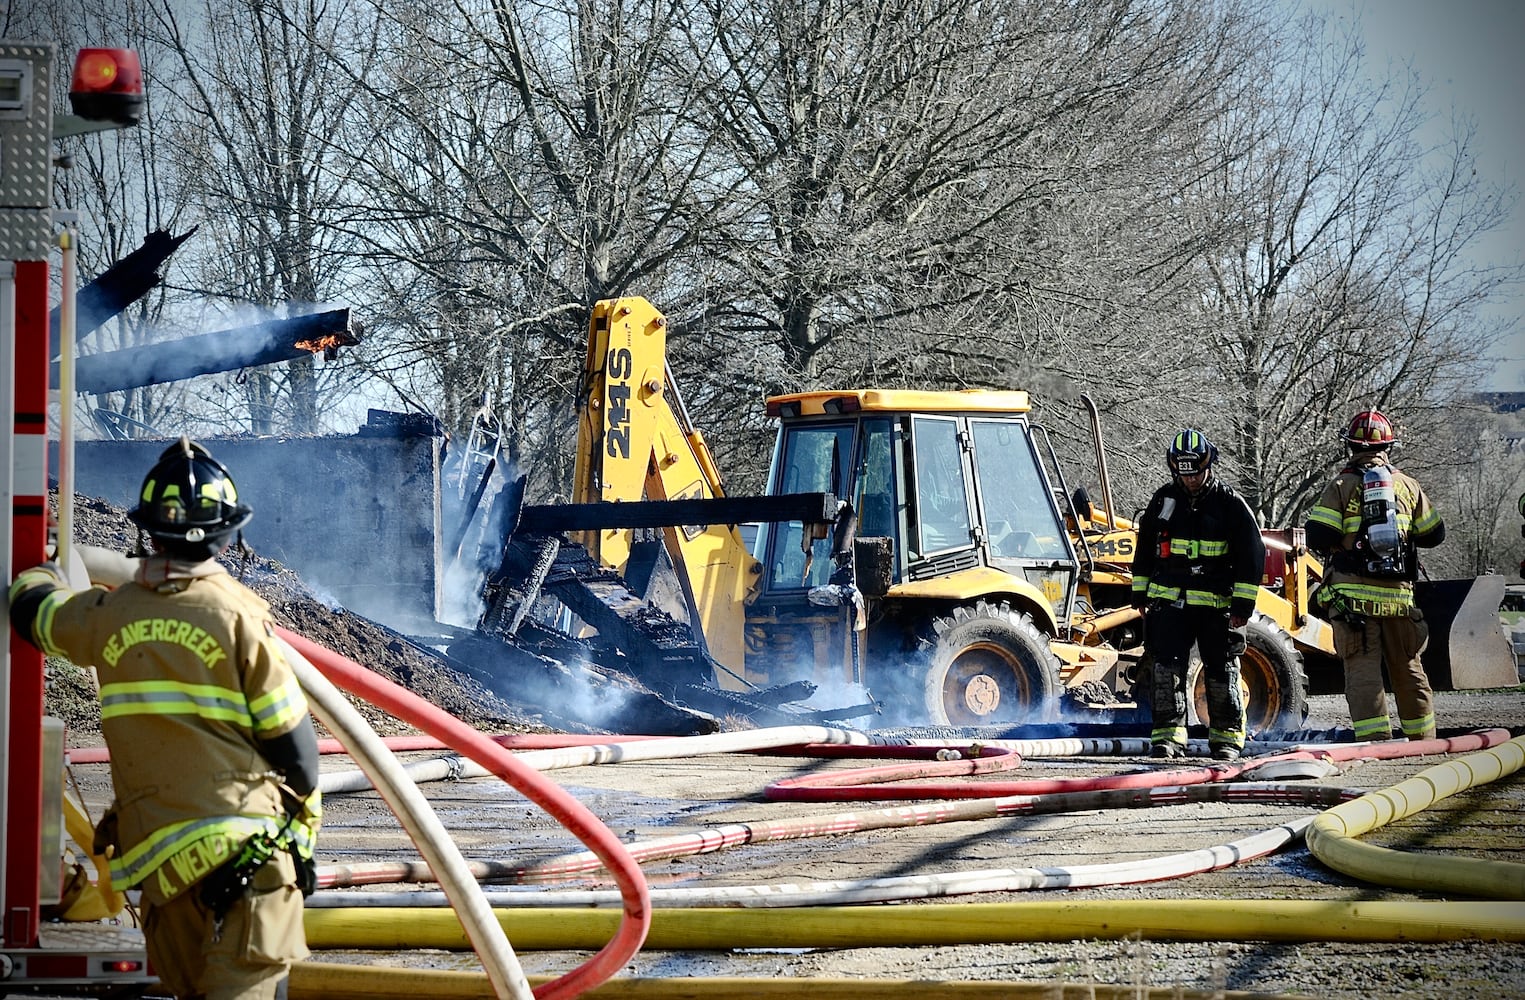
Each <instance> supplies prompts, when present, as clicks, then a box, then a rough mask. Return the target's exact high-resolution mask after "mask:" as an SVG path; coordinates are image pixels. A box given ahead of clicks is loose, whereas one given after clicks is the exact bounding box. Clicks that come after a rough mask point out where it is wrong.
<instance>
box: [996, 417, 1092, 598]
mask: <svg viewBox="0 0 1525 1000" xmlns="http://www.w3.org/2000/svg"><path fill="white" fill-rule="evenodd" d="M969 431H970V437H971V439H972V441H973V444H974V461H973V463H972V465H973V468H974V478H975V484H976V489H975V492H976V497H977V500H978V505H979V506H978V510H979V524H980V525H981V526H982V527H983V530H982V532H981V534H982V535H983V538H984V541H985V545H986V552H987V558H988V560H989V562H990V565H992V566H994V567H996V568H997V569H1001V570H1005V571H1006V572H1008V573H1011V574H1012V575H1013V576H1020V577H1022V578H1023V579H1025V580H1027V582H1029V583H1031V584H1032V585H1033V586H1034V587H1036V588H1037V589H1038V590H1039V591H1040V592H1041V593H1042V594H1043V596H1044V599H1045V600H1047V601H1048V602H1049V604H1050V605H1051V606H1052V608H1053V611H1054V618H1055V620H1056V621H1059V622H1068V621H1069V620H1070V607H1071V606H1072V602H1073V601H1074V595H1075V587H1076V585H1077V582H1078V580H1077V576H1078V566H1079V560H1078V559H1076V557H1075V550H1074V548H1073V546H1072V545H1071V544H1070V536H1069V533H1068V532H1066V531H1065V530H1064V519H1063V517H1062V516H1061V515H1060V512H1059V510H1058V508H1057V507H1056V506H1055V504H1054V491H1053V489H1052V488H1051V487H1050V485H1049V482H1048V479H1047V478H1046V477H1045V476H1044V475H1043V471H1042V468H1041V467H1040V465H1039V464H1038V455H1037V451H1036V449H1035V448H1034V446H1033V441H1032V436H1031V435H1030V434H1029V433H1028V426H1027V422H1026V421H1025V420H1020V419H1006V420H981V419H971V420H970V421H969Z"/></svg>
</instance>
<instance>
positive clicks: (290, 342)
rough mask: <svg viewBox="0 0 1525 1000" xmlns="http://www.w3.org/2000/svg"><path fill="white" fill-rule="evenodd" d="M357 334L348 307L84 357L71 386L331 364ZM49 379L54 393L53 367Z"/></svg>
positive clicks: (134, 384)
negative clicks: (313, 358)
mask: <svg viewBox="0 0 1525 1000" xmlns="http://www.w3.org/2000/svg"><path fill="white" fill-rule="evenodd" d="M362 332H363V330H362V329H361V328H360V327H359V325H358V324H356V325H355V326H354V327H353V328H352V327H351V324H350V315H349V309H348V308H344V309H330V310H328V311H326V312H319V313H309V314H308V315H305V316H295V317H292V318H291V319H278V320H270V321H269V322H266V323H257V324H255V325H253V326H242V327H236V328H234V329H231V330H219V331H217V332H216V333H207V334H201V335H199V336H195V337H182V338H181V339H179V340H171V341H166V342H164V343H160V344H148V345H145V346H143V347H131V348H128V349H126V350H122V351H107V352H104V353H101V354H90V355H87V356H85V357H82V358H80V359H78V360H77V361H76V362H75V366H74V383H75V388H76V390H77V391H79V392H82V393H97V394H98V393H103V392H119V391H121V390H123V389H136V388H139V387H140V386H145V385H158V384H160V383H164V382H178V381H180V380H181V379H187V378H194V377H195V376H197V375H212V374H216V373H218V372H228V371H236V370H238V369H240V368H258V367H260V366H262V365H273V364H278V363H280V362H282V361H292V360H294V359H296V358H300V357H305V356H307V355H311V354H319V353H321V354H323V355H324V357H326V358H328V359H329V360H332V359H333V358H334V357H336V356H337V354H338V351H339V348H341V347H352V346H354V345H355V344H358V343H360V335H361V333H362ZM52 380H53V387H54V388H57V387H58V365H57V364H56V363H55V364H54V365H53V373H52Z"/></svg>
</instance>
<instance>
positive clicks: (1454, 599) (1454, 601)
mask: <svg viewBox="0 0 1525 1000" xmlns="http://www.w3.org/2000/svg"><path fill="white" fill-rule="evenodd" d="M1503 599H1504V578H1503V577H1502V576H1500V575H1498V574H1488V575H1486V576H1480V577H1477V578H1476V579H1461V580H1422V581H1420V582H1419V583H1418V584H1417V585H1416V586H1415V589H1414V600H1415V602H1416V603H1417V604H1418V605H1419V609H1420V610H1421V611H1423V612H1424V619H1425V622H1426V624H1428V625H1429V627H1430V642H1429V645H1428V646H1427V647H1425V651H1424V670H1425V673H1427V674H1429V676H1430V684H1431V686H1433V687H1434V688H1435V690H1437V691H1454V690H1460V689H1465V688H1498V687H1514V686H1515V685H1517V684H1519V683H1520V676H1519V671H1518V668H1517V667H1516V666H1515V662H1514V651H1513V650H1512V649H1511V648H1510V646H1509V640H1508V639H1507V638H1506V637H1505V635H1504V632H1503V628H1502V627H1501V625H1500V622H1499V604H1500V603H1501V602H1502V601H1503Z"/></svg>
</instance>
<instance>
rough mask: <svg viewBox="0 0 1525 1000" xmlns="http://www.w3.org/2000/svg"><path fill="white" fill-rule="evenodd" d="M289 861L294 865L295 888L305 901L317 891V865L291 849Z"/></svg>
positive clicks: (294, 849)
mask: <svg viewBox="0 0 1525 1000" xmlns="http://www.w3.org/2000/svg"><path fill="white" fill-rule="evenodd" d="M290 853H291V860H292V861H293V862H294V863H295V864H296V869H297V888H299V889H301V890H302V898H303V899H306V898H307V897H308V896H311V895H312V894H313V893H314V892H316V891H317V890H318V863H317V862H316V861H314V860H313V859H312V858H304V857H302V855H301V854H300V853H298V852H297V849H296V848H295V847H293V848H291V851H290Z"/></svg>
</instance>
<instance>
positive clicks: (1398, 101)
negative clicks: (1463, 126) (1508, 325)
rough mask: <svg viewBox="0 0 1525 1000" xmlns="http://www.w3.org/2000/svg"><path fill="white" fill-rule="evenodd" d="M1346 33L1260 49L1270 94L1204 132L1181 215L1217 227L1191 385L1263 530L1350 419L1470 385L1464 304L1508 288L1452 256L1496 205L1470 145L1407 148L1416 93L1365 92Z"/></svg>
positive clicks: (1329, 30) (1314, 485)
mask: <svg viewBox="0 0 1525 1000" xmlns="http://www.w3.org/2000/svg"><path fill="white" fill-rule="evenodd" d="M1278 38H1287V39H1297V38H1314V39H1320V40H1321V41H1320V43H1319V46H1318V47H1316V48H1314V50H1313V51H1311V52H1310V51H1309V50H1308V48H1307V47H1306V46H1305V45H1302V44H1295V43H1286V42H1280V41H1278ZM1356 39H1357V36H1356V35H1355V34H1354V29H1353V28H1352V29H1349V30H1347V31H1343V32H1342V31H1340V30H1339V29H1337V28H1336V27H1334V26H1331V25H1329V24H1327V23H1326V22H1324V21H1322V20H1321V19H1319V18H1317V17H1314V16H1311V15H1310V16H1307V17H1305V18H1303V19H1302V20H1300V21H1298V22H1297V23H1296V24H1295V25H1294V26H1293V29H1292V30H1290V31H1287V32H1285V33H1283V34H1282V35H1280V36H1269V37H1267V38H1266V39H1265V40H1264V41H1265V47H1264V48H1263V49H1262V50H1261V52H1262V53H1263V57H1264V58H1263V60H1260V61H1257V62H1254V63H1251V64H1248V65H1247V66H1246V67H1245V68H1246V71H1247V72H1249V73H1251V74H1253V75H1254V76H1256V77H1257V78H1259V79H1262V80H1265V81H1267V84H1268V89H1269V90H1270V91H1271V92H1272V93H1274V97H1268V98H1267V99H1265V100H1261V101H1257V102H1254V103H1248V104H1245V105H1243V106H1241V107H1239V108H1238V109H1236V110H1235V112H1234V113H1233V114H1232V115H1229V116H1227V117H1225V118H1224V119H1223V120H1222V125H1221V131H1219V132H1217V133H1216V134H1215V135H1214V136H1213V137H1212V138H1213V139H1214V141H1216V142H1218V143H1219V144H1220V146H1221V149H1222V155H1221V157H1220V163H1219V167H1218V169H1217V170H1215V171H1214V172H1213V173H1212V174H1211V175H1209V176H1207V177H1205V178H1203V183H1202V185H1201V188H1200V191H1199V196H1200V197H1199V199H1198V200H1197V203H1196V205H1197V208H1198V209H1199V210H1206V211H1208V212H1209V213H1213V214H1216V215H1217V217H1218V218H1219V219H1220V220H1227V221H1228V222H1229V223H1230V226H1231V230H1232V232H1231V236H1230V238H1229V239H1226V240H1224V241H1222V242H1220V243H1218V244H1216V245H1215V246H1213V248H1212V249H1211V250H1210V251H1209V252H1208V253H1205V254H1204V255H1203V258H1202V264H1203V274H1204V277H1205V279H1206V286H1205V294H1204V298H1203V300H1202V306H1203V309H1202V316H1203V320H1204V334H1203V338H1202V340H1201V344H1202V347H1203V348H1204V354H1203V357H1204V359H1205V360H1206V361H1207V364H1206V365H1205V366H1203V368H1202V369H1201V370H1200V378H1201V380H1202V384H1203V386H1204V387H1206V389H1207V392H1208V395H1209V396H1210V397H1220V398H1224V399H1229V400H1233V403H1234V405H1232V406H1231V407H1226V408H1224V409H1223V410H1222V411H1221V412H1220V414H1219V415H1218V417H1217V419H1216V421H1215V422H1216V424H1217V425H1218V426H1219V427H1221V428H1223V429H1225V430H1227V432H1228V434H1227V437H1228V442H1229V445H1230V448H1231V449H1232V450H1233V451H1234V452H1235V453H1236V456H1237V458H1238V460H1239V462H1240V464H1241V467H1242V468H1243V469H1244V470H1245V471H1246V472H1247V473H1248V476H1247V478H1246V479H1245V480H1244V481H1243V484H1242V485H1243V486H1244V488H1245V491H1246V493H1247V494H1248V495H1249V498H1250V500H1251V503H1252V505H1253V506H1255V507H1256V508H1257V510H1258V511H1259V512H1260V513H1261V514H1262V516H1263V517H1264V518H1265V519H1266V520H1267V521H1268V522H1270V523H1273V524H1277V523H1283V522H1288V523H1290V522H1291V521H1295V520H1296V519H1297V518H1298V517H1299V516H1300V515H1301V513H1302V512H1303V511H1304V510H1305V509H1306V508H1307V507H1308V506H1309V505H1310V504H1311V502H1312V500H1313V498H1315V497H1316V496H1317V493H1318V491H1319V490H1320V489H1321V488H1322V485H1323V483H1324V482H1325V481H1326V480H1327V478H1328V476H1329V474H1330V473H1331V471H1332V469H1331V467H1330V462H1331V461H1333V460H1337V459H1338V458H1339V457H1340V444H1339V436H1340V430H1341V429H1342V428H1343V425H1344V422H1345V421H1346V420H1348V419H1349V417H1350V416H1351V414H1352V413H1353V412H1355V410H1357V409H1360V408H1361V407H1362V406H1367V405H1370V406H1376V407H1381V408H1383V409H1385V410H1388V411H1390V412H1392V413H1393V414H1394V415H1396V416H1399V417H1404V418H1411V419H1410V422H1411V424H1412V425H1418V424H1420V423H1421V422H1423V421H1422V420H1420V419H1413V418H1423V417H1427V416H1432V415H1433V414H1434V412H1435V411H1436V410H1437V409H1438V408H1441V407H1444V406H1446V405H1448V404H1449V403H1450V402H1452V401H1453V400H1455V399H1456V398H1457V397H1458V396H1459V394H1461V393H1463V392H1465V391H1470V390H1471V389H1472V387H1473V382H1474V379H1475V364H1476V358H1477V357H1479V356H1480V355H1481V354H1483V353H1485V352H1486V348H1487V346H1488V345H1489V343H1490V341H1491V339H1492V337H1493V336H1495V335H1496V331H1493V330H1490V329H1489V327H1488V326H1487V325H1486V324H1485V323H1483V321H1482V319H1481V317H1480V315H1479V313H1478V308H1477V307H1478V306H1479V305H1480V304H1481V303H1482V302H1484V301H1485V300H1486V299H1487V297H1488V296H1489V295H1490V294H1495V293H1497V291H1498V290H1499V289H1500V287H1501V286H1502V285H1503V284H1504V283H1506V282H1507V281H1509V280H1510V279H1511V277H1514V278H1517V277H1518V271H1517V270H1514V271H1511V269H1509V268H1504V267H1477V266H1475V265H1474V264H1473V263H1471V261H1470V259H1469V258H1468V257H1467V256H1466V254H1467V251H1468V250H1469V249H1470V248H1472V247H1473V246H1474V245H1475V242H1476V240H1477V238H1478V237H1479V236H1480V235H1481V234H1482V233H1484V232H1486V231H1488V230H1489V229H1492V228H1494V227H1496V226H1498V225H1499V224H1500V223H1501V222H1502V221H1503V218H1504V214H1505V212H1506V209H1507V204H1506V200H1505V194H1504V192H1501V191H1498V190H1494V189H1491V188H1490V187H1489V186H1487V185H1485V184H1484V183H1483V182H1481V181H1480V180H1479V178H1478V177H1477V175H1476V172H1475V171H1474V170H1473V169H1472V166H1471V161H1472V152H1471V148H1470V137H1469V136H1468V135H1467V134H1465V133H1463V134H1462V135H1461V138H1459V139H1458V140H1457V141H1456V142H1455V143H1454V144H1453V145H1451V146H1450V147H1448V148H1445V149H1440V150H1433V149H1427V148H1425V147H1423V146H1422V145H1421V144H1420V143H1419V141H1418V135H1419V130H1420V127H1421V125H1422V124H1423V123H1424V120H1425V119H1424V110H1423V108H1424V106H1423V98H1424V92H1423V89H1422V88H1421V87H1420V86H1419V85H1418V82H1417V81H1416V80H1414V79H1413V78H1412V76H1411V75H1407V74H1404V75H1399V76H1397V77H1391V78H1389V79H1387V80H1386V81H1384V82H1382V83H1380V84H1378V85H1376V86H1371V85H1368V84H1367V83H1366V82H1365V81H1366V80H1367V79H1368V77H1367V74H1366V67H1365V59H1364V54H1363V52H1362V50H1361V47H1360V45H1359V43H1358V41H1357V40H1356ZM1216 228H1218V229H1220V230H1221V229H1222V228H1223V226H1221V225H1219V226H1218V227H1216Z"/></svg>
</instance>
